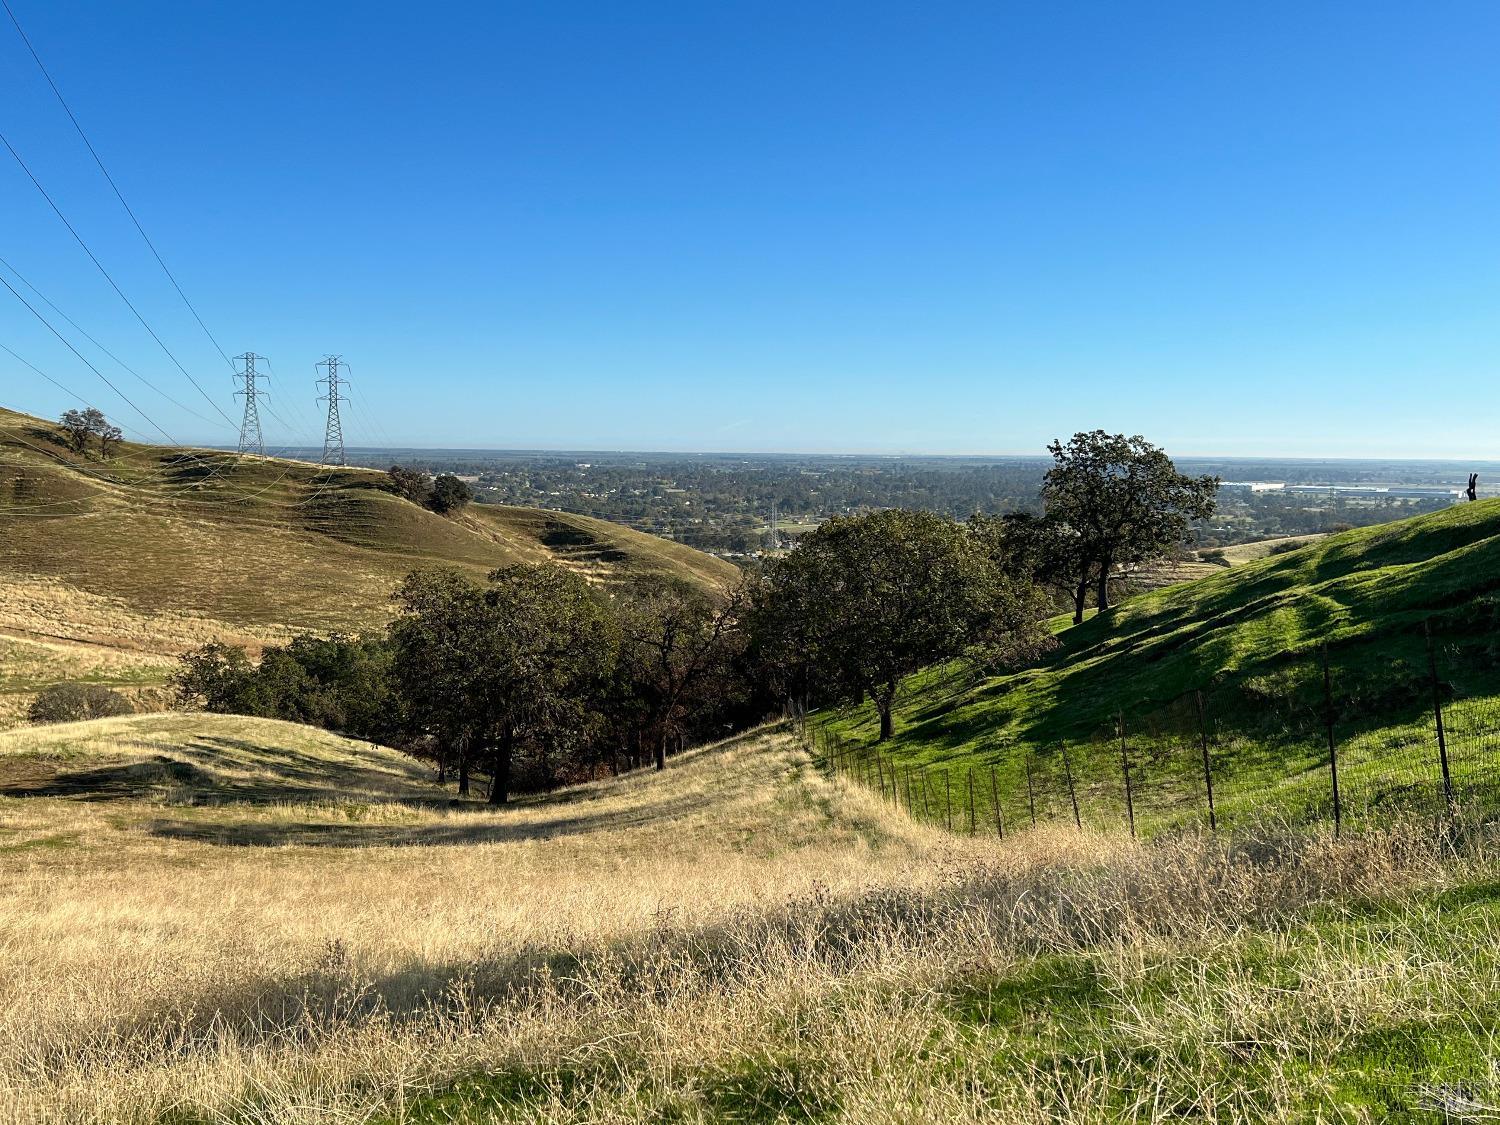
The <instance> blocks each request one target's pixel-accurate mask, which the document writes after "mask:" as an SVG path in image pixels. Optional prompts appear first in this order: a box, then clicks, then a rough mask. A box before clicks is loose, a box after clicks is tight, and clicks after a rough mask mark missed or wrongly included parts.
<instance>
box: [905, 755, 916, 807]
mask: <svg viewBox="0 0 1500 1125" xmlns="http://www.w3.org/2000/svg"><path fill="white" fill-rule="evenodd" d="M906 812H907V815H908V816H916V815H917V806H916V805H914V804H912V800H911V767H910V766H907V767H906Z"/></svg>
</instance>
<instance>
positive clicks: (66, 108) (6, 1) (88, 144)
mask: <svg viewBox="0 0 1500 1125" xmlns="http://www.w3.org/2000/svg"><path fill="white" fill-rule="evenodd" d="M0 4H3V5H4V6H5V14H6V15H8V16H9V17H10V22H11V25H12V26H13V27H14V28H15V29H16V34H17V35H19V36H20V37H21V42H22V43H25V44H26V50H28V51H29V52H31V58H32V60H33V61H34V62H35V63H36V66H37V69H38V70H40V71H41V72H42V77H43V78H45V79H46V80H47V85H48V86H50V87H52V93H53V95H54V96H56V98H57V103H58V104H59V105H60V106H62V107H63V112H64V113H66V114H67V115H68V120H69V121H71V122H72V123H73V128H74V129H76V130H77V131H78V137H79V139H80V140H82V141H83V145H84V147H85V148H86V149H88V150H89V155H90V156H92V157H93V158H94V163H95V164H97V165H98V166H99V171H100V172H102V173H103V175H104V178H105V180H106V181H107V182H108V183H109V186H110V190H111V191H113V192H114V193H115V198H116V199H118V200H119V201H120V206H121V207H123V208H125V214H127V215H129V216H130V221H131V222H132V223H134V224H135V229H136V230H137V231H138V232H139V233H140V236H141V239H142V240H143V241H144V242H145V243H146V246H147V247H148V248H149V249H150V251H151V256H152V257H153V258H155V259H156V264H157V265H159V266H160V267H161V271H162V273H164V274H166V275H167V280H168V281H170V282H171V283H172V288H173V289H175V290H176V291H177V295H178V296H179V297H181V298H182V303H183V304H184V305H186V306H187V309H188V312H190V313H192V314H193V319H194V320H196V321H197V322H198V327H199V328H201V329H203V334H204V335H205V336H207V337H208V339H209V342H210V343H212V344H213V346H214V349H215V350H216V351H217V352H218V353H219V354H220V355H221V356H223V357H224V362H225V363H227V364H228V365H229V366H230V367H231V368H233V367H234V361H233V360H231V359H230V358H229V356H228V355H227V354H225V352H224V349H223V348H222V347H220V346H219V341H218V340H216V339H215V338H214V334H213V333H212V332H210V331H209V330H208V325H206V324H204V323H203V318H202V317H201V316H199V315H198V310H197V309H196V308H194V307H193V302H192V301H189V300H188V297H187V294H186V293H184V292H183V291H182V286H181V285H179V284H177V278H176V277H175V276H174V275H173V273H172V271H171V270H170V269H168V268H167V263H166V262H165V261H164V260H163V259H162V256H161V253H160V252H159V251H158V250H157V249H156V243H154V242H152V241H151V236H150V235H148V234H147V233H146V228H145V227H143V226H141V221H140V219H138V218H136V215H135V212H134V211H133V210H132V209H131V207H130V204H129V203H127V202H125V196H124V193H122V192H121V191H120V185H119V184H117V183H115V178H114V177H113V176H111V175H110V174H109V169H108V168H106V167H105V166H104V161H103V159H101V158H100V156H99V153H98V151H97V150H96V149H95V148H94V144H93V142H92V141H90V140H89V137H88V134H87V133H85V132H84V131H83V126H82V124H80V123H79V121H78V117H77V116H76V115H75V114H74V113H73V107H72V106H70V105H69V104H68V101H67V99H66V98H64V97H63V95H62V91H61V90H59V89H58V88H57V83H56V82H54V81H53V80H52V73H51V71H49V70H48V69H47V66H46V64H45V63H43V62H42V56H41V55H39V54H37V50H36V48H35V47H34V46H32V44H31V39H30V37H28V36H27V34H26V32H25V30H24V29H22V27H21V21H20V20H18V19H17V18H16V13H15V10H14V9H13V8H11V6H10V0H0ZM153 335H154V333H153ZM158 342H160V341H158ZM199 390H200V391H201V390H202V388H201V387H200V388H199ZM227 420H228V419H226V421H227Z"/></svg>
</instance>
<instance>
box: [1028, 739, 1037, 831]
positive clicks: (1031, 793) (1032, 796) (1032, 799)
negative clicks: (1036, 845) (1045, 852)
mask: <svg viewBox="0 0 1500 1125" xmlns="http://www.w3.org/2000/svg"><path fill="white" fill-rule="evenodd" d="M1026 807H1027V808H1028V809H1030V810H1031V827H1033V828H1035V827H1036V787H1035V786H1034V785H1033V784H1032V782H1031V751H1030V750H1029V749H1028V750H1027V751H1026Z"/></svg>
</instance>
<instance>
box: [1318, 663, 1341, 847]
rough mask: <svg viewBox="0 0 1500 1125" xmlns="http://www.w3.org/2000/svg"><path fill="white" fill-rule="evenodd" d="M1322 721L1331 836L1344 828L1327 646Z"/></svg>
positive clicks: (1331, 679) (1331, 677)
mask: <svg viewBox="0 0 1500 1125" xmlns="http://www.w3.org/2000/svg"><path fill="white" fill-rule="evenodd" d="M1323 722H1324V724H1325V725H1326V726H1327V728H1328V777H1329V781H1330V782H1331V783H1332V786H1333V838H1334V839H1335V840H1337V839H1338V838H1339V836H1340V835H1342V834H1343V830H1344V805H1343V802H1342V800H1341V799H1340V797H1339V746H1338V741H1337V740H1336V739H1335V738H1334V736H1333V675H1332V673H1330V672H1329V671H1328V646H1327V645H1326V644H1325V645H1324V646H1323Z"/></svg>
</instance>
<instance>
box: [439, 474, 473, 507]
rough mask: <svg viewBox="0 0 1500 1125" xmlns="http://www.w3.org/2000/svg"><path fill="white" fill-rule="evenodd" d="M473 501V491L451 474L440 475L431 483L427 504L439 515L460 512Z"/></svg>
mask: <svg viewBox="0 0 1500 1125" xmlns="http://www.w3.org/2000/svg"><path fill="white" fill-rule="evenodd" d="M473 499H474V490H473V489H471V488H470V487H469V486H468V485H467V484H465V483H464V482H463V481H461V480H459V479H458V478H457V477H456V476H454V475H453V474H452V473H442V474H440V475H439V476H438V477H437V478H436V479H435V480H434V481H433V482H432V493H431V495H430V496H429V497H428V504H429V505H431V507H432V510H433V511H434V512H437V513H438V514H439V515H447V514H448V513H449V512H457V511H459V510H461V509H462V508H463V507H464V506H465V505H466V504H468V503H469V501H471V500H473Z"/></svg>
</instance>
